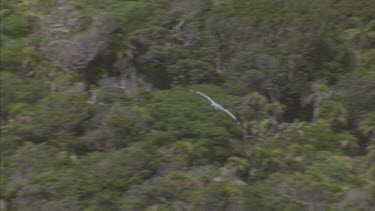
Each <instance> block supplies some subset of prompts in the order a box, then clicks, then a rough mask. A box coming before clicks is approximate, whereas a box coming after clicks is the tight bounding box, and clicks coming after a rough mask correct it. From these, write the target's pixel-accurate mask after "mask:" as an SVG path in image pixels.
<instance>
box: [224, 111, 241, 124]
mask: <svg viewBox="0 0 375 211" xmlns="http://www.w3.org/2000/svg"><path fill="white" fill-rule="evenodd" d="M219 109H220V110H222V111H224V112H225V113H227V114H228V115H229V116H230V117H232V119H233V120H234V121H236V122H237V123H238V124H239V122H238V120H237V118H236V117H235V116H234V115H233V114H232V113H231V112H229V111H228V110H226V109H225V108H223V107H221V108H219Z"/></svg>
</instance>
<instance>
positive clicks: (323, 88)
mask: <svg viewBox="0 0 375 211" xmlns="http://www.w3.org/2000/svg"><path fill="white" fill-rule="evenodd" d="M331 95H332V91H330V90H329V88H328V86H327V85H326V84H324V83H319V82H318V83H314V84H313V85H312V93H311V94H310V95H309V96H308V97H307V99H306V102H307V103H312V104H313V111H312V122H316V121H317V120H318V119H319V117H320V108H321V105H322V102H323V100H325V99H328V98H329V97H330V96H331Z"/></svg>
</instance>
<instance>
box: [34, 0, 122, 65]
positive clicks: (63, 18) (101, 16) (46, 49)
mask: <svg viewBox="0 0 375 211" xmlns="http://www.w3.org/2000/svg"><path fill="white" fill-rule="evenodd" d="M82 25H83V18H82V16H81V14H80V13H79V11H77V10H76V9H75V8H74V6H71V5H70V3H69V1H66V0H60V1H58V5H57V7H56V8H55V9H53V10H52V12H51V13H50V15H48V16H47V17H46V18H45V19H44V20H43V21H41V22H40V24H39V26H40V27H39V34H40V35H41V37H42V42H41V44H40V46H39V50H40V51H41V52H42V55H43V56H44V57H46V58H47V59H49V60H51V61H52V62H53V64H54V65H55V66H57V67H61V68H65V69H83V68H85V67H87V65H88V64H89V63H90V62H91V61H92V60H94V59H95V57H96V56H97V55H98V54H99V53H100V51H101V50H103V49H104V48H105V47H106V46H107V45H108V40H107V37H108V36H107V35H108V34H109V33H111V32H113V31H114V30H115V28H116V25H115V23H114V21H113V20H112V18H111V17H110V16H109V15H107V14H105V13H98V14H96V15H94V16H93V17H92V20H91V24H90V25H89V26H88V27H87V28H86V29H85V30H79V29H80V28H81V27H82Z"/></svg>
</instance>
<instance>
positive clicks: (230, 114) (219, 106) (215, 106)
mask: <svg viewBox="0 0 375 211" xmlns="http://www.w3.org/2000/svg"><path fill="white" fill-rule="evenodd" d="M190 91H192V92H195V93H197V94H200V95H202V96H203V97H205V98H206V99H207V100H208V101H210V102H211V107H212V108H213V109H214V110H216V111H219V110H221V111H224V112H225V113H227V114H228V115H229V116H230V117H232V119H233V120H234V121H236V122H237V123H238V124H240V123H239V122H238V120H237V118H236V117H235V116H234V115H233V114H232V113H231V112H229V111H228V110H226V109H225V108H223V106H221V105H220V104H218V103H216V102H215V101H213V100H212V99H211V98H210V97H208V96H207V95H205V94H203V93H202V92H199V91H195V90H193V89H191V90H190Z"/></svg>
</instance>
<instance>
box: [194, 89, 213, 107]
mask: <svg viewBox="0 0 375 211" xmlns="http://www.w3.org/2000/svg"><path fill="white" fill-rule="evenodd" d="M190 91H192V92H195V93H197V94H200V95H202V96H203V97H205V98H206V99H207V100H209V101H210V102H211V103H212V104H216V103H215V101H213V100H212V99H211V98H210V97H209V96H207V95H205V94H203V93H202V92H199V91H195V90H194V89H190Z"/></svg>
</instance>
